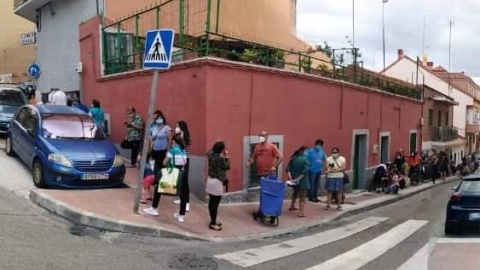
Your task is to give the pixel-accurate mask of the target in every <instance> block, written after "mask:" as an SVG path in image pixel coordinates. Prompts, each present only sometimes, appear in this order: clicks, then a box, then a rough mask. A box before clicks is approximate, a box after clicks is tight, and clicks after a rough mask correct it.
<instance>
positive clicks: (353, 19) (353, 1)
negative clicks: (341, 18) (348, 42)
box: [352, 0, 355, 48]
mask: <svg viewBox="0 0 480 270" xmlns="http://www.w3.org/2000/svg"><path fill="white" fill-rule="evenodd" d="M352 43H353V48H355V0H352Z"/></svg>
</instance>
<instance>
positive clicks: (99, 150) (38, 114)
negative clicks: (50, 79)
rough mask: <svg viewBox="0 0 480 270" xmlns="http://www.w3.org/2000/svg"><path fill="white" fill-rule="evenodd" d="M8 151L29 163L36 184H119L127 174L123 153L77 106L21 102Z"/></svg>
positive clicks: (108, 185) (54, 185) (65, 185)
mask: <svg viewBox="0 0 480 270" xmlns="http://www.w3.org/2000/svg"><path fill="white" fill-rule="evenodd" d="M5 151H6V153H7V154H8V155H10V156H12V155H15V154H16V155H18V157H19V158H20V159H21V160H22V161H23V162H24V163H25V164H27V166H28V167H29V168H30V169H31V170H32V175H33V182H34V184H35V185H36V186H37V187H47V186H53V187H63V188H81V187H85V188H88V187H99V188H104V187H116V186H120V185H122V184H123V180H124V176H125V166H124V164H123V158H122V156H121V155H120V154H119V153H118V151H117V149H116V148H115V147H114V146H113V144H112V143H111V142H110V141H109V140H107V138H106V136H105V134H104V133H103V131H102V130H101V129H100V128H99V127H98V126H97V125H96V124H95V121H94V120H93V119H92V118H91V117H90V116H89V115H88V114H86V113H84V112H83V111H81V110H80V109H77V108H72V107H67V106H53V105H40V106H38V107H35V106H31V105H26V106H23V107H21V108H20V109H19V110H18V112H17V113H16V114H15V116H14V119H13V121H12V124H11V128H10V130H9V132H8V136H7V141H6V145H5Z"/></svg>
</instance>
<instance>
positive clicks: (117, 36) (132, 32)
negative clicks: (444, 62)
mask: <svg viewBox="0 0 480 270" xmlns="http://www.w3.org/2000/svg"><path fill="white" fill-rule="evenodd" d="M220 3H221V2H220V0H167V1H165V2H163V3H162V4H160V5H158V6H155V7H152V8H149V9H146V10H144V11H141V12H139V13H137V14H135V15H132V16H129V17H126V18H124V19H122V20H119V21H117V22H114V23H111V24H108V25H106V26H105V27H103V48H104V50H103V51H104V53H103V61H104V66H105V69H104V73H105V74H107V75H108V74H115V73H121V72H125V71H131V70H137V69H141V68H142V58H143V52H144V47H145V33H146V31H148V30H150V29H158V28H172V29H174V30H175V32H176V35H175V39H174V50H173V56H172V61H173V62H181V61H185V60H189V59H194V58H198V57H203V56H214V57H219V58H224V59H228V60H232V61H240V62H247V63H252V64H256V65H262V66H268V67H274V68H280V69H287V70H293V71H299V72H304V73H309V74H313V75H317V76H322V77H328V78H333V79H339V80H344V81H348V82H352V83H356V84H360V85H364V86H368V87H372V88H377V89H381V90H383V91H387V92H390V93H394V94H398V95H402V96H407V97H410V98H414V99H418V100H420V99H421V91H420V90H419V89H416V88H415V87H414V86H413V85H410V84H406V83H403V82H401V81H397V80H391V79H389V78H387V77H385V76H381V75H379V74H376V73H374V72H369V71H366V70H365V69H363V67H362V66H363V64H362V62H357V61H356V59H354V63H353V64H352V65H350V66H344V65H342V64H341V63H337V61H335V60H325V59H322V58H321V57H320V56H318V55H319V52H317V51H315V50H309V51H307V52H299V51H294V50H285V49H281V48H278V47H275V46H268V45H265V44H260V43H257V42H252V41H248V40H245V39H244V38H238V37H232V36H229V35H226V34H223V33H220V32H219V30H218V29H219V23H220V21H219V18H220ZM228 19H232V20H234V19H235V18H228ZM342 50H344V51H345V50H347V51H348V50H350V53H351V54H352V55H354V54H355V53H356V52H357V50H356V49H355V50H354V49H351V48H350V49H342ZM337 51H338V50H337ZM332 58H333V59H336V57H335V56H334V57H332ZM354 58H355V57H354Z"/></svg>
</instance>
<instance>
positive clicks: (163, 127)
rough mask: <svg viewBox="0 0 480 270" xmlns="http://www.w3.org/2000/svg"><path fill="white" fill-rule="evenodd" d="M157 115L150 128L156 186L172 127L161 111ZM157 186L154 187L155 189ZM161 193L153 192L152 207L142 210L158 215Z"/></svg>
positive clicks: (167, 149)
mask: <svg viewBox="0 0 480 270" xmlns="http://www.w3.org/2000/svg"><path fill="white" fill-rule="evenodd" d="M157 112H158V115H157V117H156V118H155V121H154V122H155V126H154V127H153V128H151V129H150V145H151V151H150V156H151V157H152V158H153V159H154V160H155V166H154V172H155V182H156V184H157V186H158V183H159V182H160V173H159V172H160V171H161V170H162V168H164V167H165V165H164V161H165V159H166V157H167V152H168V151H169V150H170V146H171V145H172V139H173V134H172V133H173V132H172V128H171V127H170V126H168V125H167V120H166V118H165V116H164V115H163V112H162V111H157ZM157 189H158V187H157V188H156V189H155V190H157ZM160 198H161V195H160V193H158V192H155V194H154V196H153V202H152V207H151V208H147V209H145V210H144V212H145V213H146V214H149V215H152V216H158V211H157V207H158V204H159V203H160Z"/></svg>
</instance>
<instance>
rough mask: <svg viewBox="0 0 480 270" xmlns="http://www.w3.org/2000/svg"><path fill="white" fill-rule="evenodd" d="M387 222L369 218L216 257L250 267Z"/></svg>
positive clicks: (382, 218) (378, 218) (384, 219)
mask: <svg viewBox="0 0 480 270" xmlns="http://www.w3.org/2000/svg"><path fill="white" fill-rule="evenodd" d="M386 220H388V218H385V217H369V218H367V219H364V220H360V221H358V222H355V223H352V224H348V225H345V226H342V227H339V228H336V229H332V230H328V231H324V232H320V233H317V234H314V235H310V236H305V237H301V238H297V239H293V240H289V241H285V242H282V243H278V244H273V245H268V246H263V247H258V248H251V249H247V250H240V251H235V252H231V253H225V254H220V255H216V256H215V257H216V258H218V259H223V260H227V261H229V262H231V263H233V264H236V265H239V266H242V267H250V266H252V265H257V264H260V263H264V262H268V261H272V260H275V259H279V258H283V257H287V256H291V255H294V254H297V253H300V252H303V251H306V250H310V249H314V248H317V247H320V246H323V245H326V244H329V243H332V242H335V241H338V240H341V239H344V238H347V237H349V236H351V235H354V234H356V233H359V232H361V231H364V230H366V229H368V228H371V227H373V226H375V225H378V224H379V223H381V222H384V221H386Z"/></svg>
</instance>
